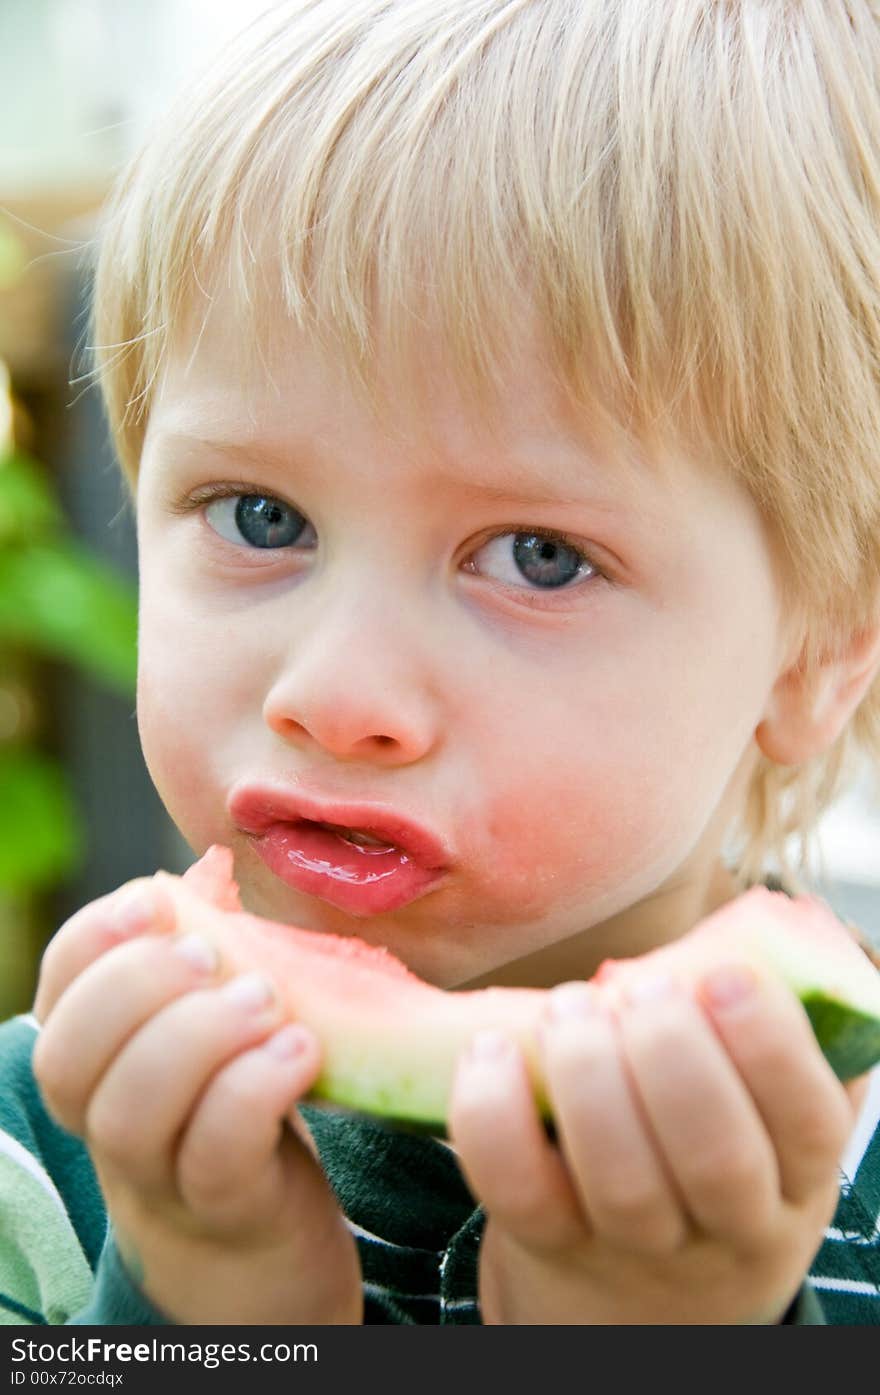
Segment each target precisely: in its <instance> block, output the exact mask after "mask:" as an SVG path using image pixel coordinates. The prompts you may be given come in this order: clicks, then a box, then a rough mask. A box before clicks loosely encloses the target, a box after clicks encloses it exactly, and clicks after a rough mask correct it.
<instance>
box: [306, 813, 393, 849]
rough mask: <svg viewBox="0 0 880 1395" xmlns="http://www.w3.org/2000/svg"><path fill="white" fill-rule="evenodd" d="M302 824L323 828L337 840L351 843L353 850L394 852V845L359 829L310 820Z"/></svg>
mask: <svg viewBox="0 0 880 1395" xmlns="http://www.w3.org/2000/svg"><path fill="white" fill-rule="evenodd" d="M303 823H309V824H311V826H312V827H313V828H323V829H325V830H326V832H327V833H335V834H336V836H337V838H341V839H342V841H343V842H344V843H351V844H352V846H353V847H355V848H377V849H379V850H380V851H381V852H394V851H396V844H395V843H389V842H387V840H385V839H382V838H375V837H374V836H373V834H372V833H366V832H364V831H363V829H360V828H343V827H342V826H341V825H340V824H336V823H317V822H315V821H314V820H312V819H304V820H303Z"/></svg>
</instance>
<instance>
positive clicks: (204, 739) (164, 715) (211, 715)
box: [137, 588, 252, 845]
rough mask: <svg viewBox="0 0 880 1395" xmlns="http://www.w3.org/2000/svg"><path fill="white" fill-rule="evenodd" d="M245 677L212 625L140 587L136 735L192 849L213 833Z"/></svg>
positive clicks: (248, 671)
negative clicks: (196, 618)
mask: <svg viewBox="0 0 880 1395" xmlns="http://www.w3.org/2000/svg"><path fill="white" fill-rule="evenodd" d="M251 674H252V669H251V667H250V665H248V664H247V663H241V662H236V659H235V654H234V651H233V652H230V648H227V647H226V646H225V645H223V644H218V643H217V636H216V633H215V632H213V631H212V630H211V627H210V626H205V625H200V624H198V623H197V622H195V621H194V620H193V619H192V617H191V616H189V615H187V613H186V608H185V607H181V606H174V605H171V604H165V603H164V599H163V593H160V594H159V595H158V596H157V595H155V594H151V593H150V591H149V588H147V590H146V592H145V591H144V590H142V594H141V612H140V622H139V634H138V684H137V719H138V732H139V735H140V741H141V746H142V749H143V753H144V759H145V761H146V764H147V768H148V770H149V772H150V776H151V778H152V780H153V783H154V784H155V786H156V789H157V791H158V793H159V796H160V798H161V799H162V801H163V803H164V804H165V806H166V808H167V810H168V812H169V814H170V816H171V818H172V819H173V820H174V822H175V823H176V824H177V825H178V827H179V828H180V830H181V832H182V834H183V836H184V837H185V838H186V839H187V841H189V842H190V843H191V844H193V845H197V844H198V843H200V842H202V841H204V840H205V838H206V837H207V839H208V841H212V839H213V837H214V836H215V832H212V830H216V826H217V824H216V819H217V814H216V811H217V809H218V808H220V809H222V783H223V773H224V772H223V762H224V761H225V760H227V759H228V758H229V753H230V749H231V748H232V747H233V746H234V741H235V733H236V730H237V728H238V725H239V722H237V721H236V713H238V714H239V718H240V714H241V712H242V711H243V710H245V709H244V708H243V706H242V704H243V703H244V701H245V698H244V694H243V693H241V692H239V691H238V690H239V689H240V688H241V687H242V686H243V685H244V684H245V683H246V682H247V681H249V676H250V675H251ZM212 811H213V819H212V818H211V812H212Z"/></svg>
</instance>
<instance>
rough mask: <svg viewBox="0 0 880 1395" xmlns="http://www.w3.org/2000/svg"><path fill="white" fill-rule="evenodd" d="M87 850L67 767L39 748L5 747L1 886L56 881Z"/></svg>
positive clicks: (0, 786)
mask: <svg viewBox="0 0 880 1395" xmlns="http://www.w3.org/2000/svg"><path fill="white" fill-rule="evenodd" d="M83 851H84V848H83V840H82V837H81V834H80V832H79V824H78V822H77V816H76V810H75V808H74V803H73V799H72V796H71V793H70V790H69V788H68V786H67V782H66V780H65V777H64V774H63V771H62V769H61V767H60V766H59V765H58V764H57V763H56V762H55V761H53V760H50V759H49V757H47V756H44V755H42V754H40V753H39V752H36V751H28V750H22V749H15V748H13V749H12V750H7V751H0V891H4V892H9V893H12V894H16V895H17V894H19V893H21V892H22V891H27V890H34V889H37V888H39V887H48V886H52V885H53V884H55V883H57V882H58V881H60V880H62V878H64V877H65V876H67V875H68V874H69V873H70V872H71V871H72V870H73V869H74V868H75V867H76V866H77V865H78V864H79V863H80V862H81V859H82V856H83Z"/></svg>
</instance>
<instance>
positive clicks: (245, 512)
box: [205, 494, 314, 548]
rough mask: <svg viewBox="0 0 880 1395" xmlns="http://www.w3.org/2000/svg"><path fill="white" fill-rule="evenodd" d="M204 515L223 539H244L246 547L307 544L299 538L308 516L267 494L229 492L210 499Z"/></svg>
mask: <svg viewBox="0 0 880 1395" xmlns="http://www.w3.org/2000/svg"><path fill="white" fill-rule="evenodd" d="M205 518H206V519H207V520H208V522H209V523H210V525H211V527H212V528H213V529H214V531H215V532H217V533H219V534H220V537H221V538H225V539H226V541H227V542H231V543H241V542H242V541H244V542H245V543H246V544H247V545H248V546H250V547H261V548H279V547H293V546H294V545H297V546H299V547H302V546H306V545H308V544H304V543H303V541H302V538H303V533H304V532H305V531H306V530H308V529H310V528H311V524H310V523H309V521H308V519H307V518H305V516H304V515H303V514H301V513H299V511H298V510H297V509H294V508H291V506H290V505H289V504H283V503H282V502H281V500H280V499H273V498H271V496H270V495H267V494H233V495H229V496H227V497H224V498H219V499H214V500H212V501H211V503H210V504H209V505H208V507H207V508H206V509H205ZM224 529H225V530H226V531H224ZM312 532H313V533H314V529H312Z"/></svg>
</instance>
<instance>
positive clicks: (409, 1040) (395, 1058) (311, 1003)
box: [156, 845, 880, 1135]
mask: <svg viewBox="0 0 880 1395" xmlns="http://www.w3.org/2000/svg"><path fill="white" fill-rule="evenodd" d="M156 880H157V881H158V882H160V883H161V884H162V886H163V887H165V888H166V889H167V891H168V892H169V893H170V894H171V896H172V898H173V901H174V903H175V906H176V909H177V919H178V926H179V928H180V929H181V930H194V931H197V932H198V933H199V934H201V935H202V936H204V937H205V938H206V939H208V940H210V941H211V942H212V943H213V944H214V945H215V946H216V948H217V949H218V951H219V954H220V958H221V971H222V972H223V973H225V974H228V975H231V974H236V973H242V972H245V971H247V970H251V969H259V970H261V971H262V972H263V973H265V974H266V975H267V976H268V977H269V978H270V979H271V980H272V982H273V983H274V984H275V986H276V989H277V991H278V993H279V994H280V996H281V997H282V999H283V1001H284V1003H285V1005H286V1007H287V1009H288V1011H289V1012H290V1015H291V1017H293V1018H296V1019H298V1020H300V1021H302V1022H305V1023H306V1024H308V1026H310V1027H311V1028H312V1029H313V1030H314V1031H315V1033H316V1034H317V1037H318V1039H319V1041H320V1042H321V1045H322V1050H323V1068H322V1071H321V1075H320V1077H319V1079H318V1080H317V1082H316V1084H315V1086H314V1090H313V1093H312V1098H313V1099H314V1100H315V1101H320V1102H324V1103H329V1104H332V1105H336V1106H340V1107H343V1108H347V1109H352V1110H357V1111H359V1112H361V1113H367V1114H372V1115H376V1116H379V1117H381V1118H384V1119H386V1120H388V1121H390V1122H395V1123H398V1124H403V1125H405V1126H407V1127H414V1128H419V1129H425V1130H427V1131H429V1132H431V1133H434V1134H438V1135H442V1134H444V1133H445V1131H446V1124H445V1121H446V1115H447V1101H448V1098H449V1092H450V1088H451V1084H452V1078H453V1072H454V1069H455V1062H456V1059H457V1057H458V1055H459V1053H460V1052H461V1051H462V1050H463V1048H464V1047H465V1046H466V1045H467V1043H468V1042H469V1041H470V1040H471V1038H472V1037H473V1036H474V1034H475V1033H476V1032H477V1031H478V1030H479V1029H480V1028H483V1027H494V1028H499V1029H501V1030H502V1031H504V1032H506V1033H508V1034H509V1035H510V1036H511V1037H513V1038H514V1039H515V1040H516V1041H517V1042H518V1043H519V1045H520V1047H521V1049H522V1051H523V1054H524V1057H525V1060H526V1063H527V1066H528V1069H529V1073H530V1075H531V1078H532V1082H533V1085H534V1089H535V1094H536V1098H537V1100H538V1103H539V1106H540V1108H541V1110H542V1112H543V1113H544V1115H545V1117H548V1118H549V1109H548V1105H547V1100H546V1096H545V1094H544V1092H543V1088H542V1082H541V1073H540V1068H539V1056H538V1050H537V1040H536V1026H537V1023H538V1019H539V1018H540V1017H541V1015H542V1013H543V1011H544V1006H545V1002H546V997H547V994H546V992H545V991H544V990H542V989H529V988H484V989H478V990H474V991H471V992H446V991H444V990H443V989H440V988H435V987H433V986H432V985H430V984H428V983H425V982H423V980H421V979H419V978H417V977H416V975H415V974H413V973H411V972H410V970H409V969H407V968H406V966H405V965H404V964H402V963H401V962H400V960H399V959H396V958H395V957H394V955H392V954H390V953H389V952H388V951H387V950H385V949H382V948H377V947H375V946H373V945H367V944H365V943H364V942H363V941H362V940H358V939H355V938H349V937H341V936H336V935H330V934H322V933H319V932H315V931H309V930H300V929H297V928H296V927H294V926H290V925H282V924H277V923H275V922H273V921H269V920H265V919H262V918H261V917H258V916H254V915H250V914H248V913H247V912H245V911H244V910H243V909H242V905H241V900H240V897H239V892H238V887H237V885H236V883H235V880H234V878H233V857H232V853H231V851H230V850H229V849H228V848H225V847H221V846H220V845H214V846H213V847H211V848H209V849H208V851H207V852H206V853H205V854H204V856H203V857H202V858H201V859H200V860H199V861H198V862H197V863H195V864H194V865H193V866H192V867H190V868H189V869H188V870H187V872H186V873H185V874H184V876H183V877H182V878H181V877H175V876H171V875H170V874H169V873H167V872H157V873H156ZM731 958H735V959H737V960H747V961H749V962H752V963H754V964H755V965H756V967H758V968H759V969H764V970H765V971H766V970H767V969H769V970H770V971H772V972H775V973H777V974H778V975H780V976H781V977H782V979H783V980H784V981H785V982H786V983H787V984H788V985H789V986H790V987H791V988H792V989H793V991H794V992H795V993H796V994H797V996H798V997H799V998H800V1000H801V1002H802V1003H803V1005H804V1007H805V1009H806V1011H807V1013H808V1014H809V1018H810V1022H811V1023H812V1026H813V1030H814V1032H815V1034H816V1038H817V1040H818V1042H819V1045H820V1046H821V1048H822V1050H823V1052H824V1053H825V1055H826V1057H827V1058H828V1060H829V1062H830V1063H831V1065H832V1067H833V1069H834V1070H835V1072H836V1073H837V1075H838V1076H839V1077H840V1078H841V1079H849V1078H850V1077H852V1076H856V1075H860V1074H862V1073H863V1072H864V1071H866V1070H867V1069H869V1068H870V1067H871V1066H872V1065H873V1064H874V1063H875V1062H876V1061H878V1060H880V973H878V972H877V970H876V969H875V968H874V966H873V965H872V963H871V961H870V960H869V959H868V957H867V955H866V954H865V953H864V952H863V951H862V950H861V949H860V948H859V946H858V945H857V943H856V942H855V940H854V939H853V938H852V936H851V935H850V934H849V933H848V931H847V930H846V929H845V928H844V927H843V926H842V925H841V924H840V922H839V921H838V920H837V919H836V918H835V916H834V915H833V914H832V913H831V911H830V910H829V909H828V907H827V906H825V905H824V904H823V903H822V902H820V901H816V900H814V899H812V898H810V897H801V898H797V899H791V898H789V897H788V896H786V895H785V894H784V893H782V892H772V891H768V890H766V889H765V888H763V887H755V888H753V889H752V890H751V891H748V892H746V893H745V894H744V895H742V896H740V897H739V898H737V900H735V901H732V902H729V903H728V904H727V905H726V906H724V907H722V909H721V910H719V911H717V912H715V914H714V915H711V916H709V917H707V918H706V919H705V920H703V921H701V922H700V924H699V925H698V926H696V927H695V929H694V930H692V931H691V932H690V934H688V935H685V936H684V937H683V938H682V939H680V940H677V941H675V942H674V943H672V944H670V945H666V946H663V947H662V948H660V949H657V950H654V951H652V952H651V953H650V954H647V955H644V956H642V958H640V959H638V960H632V959H631V960H620V961H613V960H608V961H606V962H605V963H604V964H603V965H602V966H601V967H600V969H599V971H598V973H597V974H596V976H595V978H594V980H593V981H594V983H597V984H598V985H599V986H600V987H601V988H603V989H604V990H605V991H606V992H608V993H609V994H614V993H616V992H617V991H618V989H619V987H620V985H621V984H624V985H625V983H626V980H627V979H628V977H629V976H631V975H632V974H634V973H636V972H638V971H639V970H640V968H641V967H643V966H644V965H645V964H646V963H647V962H649V961H651V963H652V965H654V966H655V967H658V968H659V967H660V966H661V965H662V967H663V969H664V970H665V971H666V972H670V973H673V974H675V975H677V976H679V977H680V978H681V979H682V981H684V982H695V981H696V979H697V978H698V977H700V976H701V975H702V974H703V973H704V972H705V971H706V970H707V969H708V968H709V967H710V965H712V964H714V963H718V962H719V961H722V960H723V961H725V962H730V960H731Z"/></svg>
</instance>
